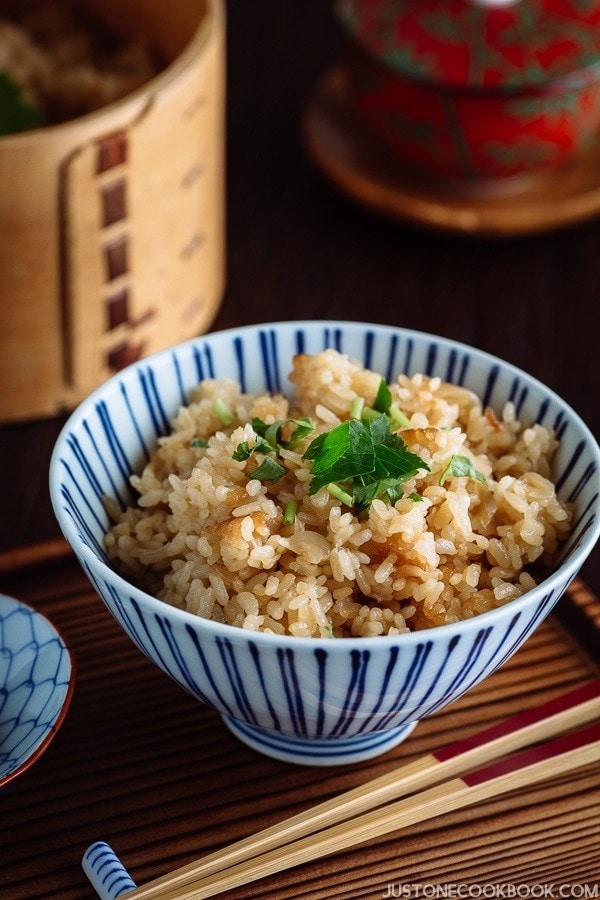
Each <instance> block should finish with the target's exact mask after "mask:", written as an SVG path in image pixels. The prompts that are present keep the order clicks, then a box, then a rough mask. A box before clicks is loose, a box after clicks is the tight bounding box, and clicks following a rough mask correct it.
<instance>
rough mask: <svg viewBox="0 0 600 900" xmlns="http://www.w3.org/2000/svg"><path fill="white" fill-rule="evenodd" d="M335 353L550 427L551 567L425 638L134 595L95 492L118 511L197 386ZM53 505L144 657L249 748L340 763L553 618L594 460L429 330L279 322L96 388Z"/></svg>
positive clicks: (59, 463) (388, 744)
mask: <svg viewBox="0 0 600 900" xmlns="http://www.w3.org/2000/svg"><path fill="white" fill-rule="evenodd" d="M326 348H334V349H336V350H338V351H340V352H342V353H344V354H347V355H348V356H350V357H351V358H353V359H356V360H358V361H360V362H362V363H363V364H364V366H365V367H367V368H370V369H372V370H374V371H376V372H378V373H381V375H383V376H384V377H385V378H386V379H387V380H388V381H391V380H392V379H393V378H394V377H395V376H396V375H397V374H398V373H401V372H402V373H405V374H407V375H412V374H415V373H423V374H426V375H431V376H436V375H437V376H439V377H441V378H442V379H443V380H445V381H449V382H452V383H454V384H457V385H461V386H464V387H466V388H469V389H470V390H472V391H474V392H475V393H476V394H477V395H478V396H479V397H480V398H481V399H482V401H483V403H484V405H485V406H488V405H489V406H491V407H492V408H493V409H495V410H496V411H498V412H499V411H501V410H502V407H503V406H504V404H505V403H506V402H507V401H509V400H510V401H512V402H513V403H514V404H515V407H516V412H517V416H518V418H519V419H520V420H521V421H524V422H527V423H531V424H532V423H535V422H538V423H540V424H543V425H545V426H549V427H552V428H553V429H555V431H556V434H557V436H558V438H559V440H560V446H559V449H558V451H557V453H556V455H555V458H554V462H553V467H554V471H553V476H552V477H553V481H554V483H555V484H556V486H557V491H558V494H559V496H560V497H561V498H562V499H564V500H568V501H569V502H571V503H573V504H574V516H573V523H572V529H571V533H570V537H569V539H568V541H567V542H566V544H565V545H564V547H563V548H562V550H561V555H560V559H559V560H558V562H557V563H556V565H555V567H554V568H553V570H552V571H551V572H550V573H548V574H547V576H546V577H545V579H544V580H543V581H542V582H541V583H540V584H539V585H538V586H536V587H535V588H533V589H531V590H530V591H528V592H527V593H525V594H524V595H523V596H522V597H520V598H518V599H515V600H512V601H510V602H508V603H507V604H506V605H504V606H501V607H499V608H497V609H494V610H491V611H489V612H485V613H482V614H481V615H479V616H475V617H473V618H470V619H467V620H465V621H461V622H457V623H454V624H448V625H443V626H440V627H435V628H431V629H427V630H423V631H415V632H411V633H405V634H399V635H395V636H392V635H389V636H378V637H374V638H369V637H358V638H343V639H334V640H332V639H327V638H314V637H310V638H302V637H293V636H279V635H274V634H270V633H264V632H256V631H248V630H246V629H242V628H237V627H234V626H231V625H226V624H221V623H219V622H215V621H212V620H207V619H204V618H201V617H199V616H196V615H193V614H191V613H189V612H187V611H185V610H181V609H178V608H175V607H174V606H171V605H168V604H166V603H165V602H163V601H161V600H158V599H156V598H155V597H153V596H150V595H148V594H146V593H144V592H143V591H142V590H140V589H138V588H137V587H134V586H133V585H132V584H130V583H129V582H128V581H126V580H125V579H124V578H123V577H122V576H121V575H119V574H118V573H117V572H116V571H115V570H114V568H113V567H112V565H111V564H110V563H109V561H108V558H107V555H106V552H105V548H104V540H105V535H106V533H107V531H108V530H109V529H110V527H111V524H112V523H111V521H110V520H109V517H108V515H107V512H106V509H105V499H104V498H105V495H106V496H108V497H110V498H111V499H112V500H113V501H115V502H116V503H118V504H119V506H120V508H122V509H124V508H125V507H126V506H128V505H131V503H132V502H133V495H132V491H131V488H130V485H129V477H130V475H131V474H132V473H134V472H140V471H141V469H142V468H143V466H144V464H145V463H146V462H147V460H148V457H149V454H150V451H151V450H152V448H153V446H154V445H155V443H156V441H157V439H158V437H159V436H161V435H163V434H166V433H168V431H169V430H170V420H171V419H172V418H173V417H174V415H175V414H176V412H177V410H178V408H179V407H180V406H181V405H185V404H186V403H187V402H188V395H189V392H190V391H191V390H192V389H193V388H194V387H195V386H196V385H197V384H198V382H200V381H201V380H203V379H205V378H229V379H233V380H235V381H237V382H239V383H240V385H241V388H242V390H243V391H245V392H246V391H248V392H258V391H264V390H267V391H269V392H279V391H281V392H283V393H286V394H292V393H293V388H292V385H291V384H290V383H289V381H288V379H287V375H288V372H289V370H290V368H291V359H292V357H293V356H294V355H295V354H297V353H302V352H304V353H310V354H313V353H318V352H320V351H321V350H324V349H326ZM50 487H51V496H52V501H53V505H54V510H55V513H56V516H57V518H58V521H59V523H60V526H61V528H62V530H63V532H64V535H65V537H66V538H67V540H68V542H69V543H70V545H71V547H72V548H73V550H74V552H75V554H76V555H77V557H78V559H79V561H80V563H81V565H82V567H83V568H84V570H85V571H86V573H87V574H88V576H89V578H90V580H91V582H92V583H93V584H94V586H95V588H96V590H97V591H98V594H99V595H100V597H101V598H102V600H103V601H104V603H105V604H106V606H107V607H108V609H109V610H110V612H111V613H112V614H113V616H114V617H115V619H116V620H117V622H119V624H120V625H121V626H122V628H123V629H124V630H125V632H126V633H127V634H128V635H129V637H130V638H131V639H132V641H133V642H134V643H135V644H136V645H137V647H138V648H139V649H140V650H141V651H142V652H143V653H144V654H146V656H147V657H148V658H149V659H151V660H152V661H153V662H154V663H155V664H156V665H158V666H159V667H160V668H161V669H162V670H163V671H164V672H166V673H167V674H168V675H169V676H171V678H173V679H174V680H175V681H176V682H177V683H178V684H179V685H181V687H183V688H184V689H185V690H186V691H188V692H189V693H191V694H192V695H193V696H195V697H196V698H197V699H198V700H200V701H201V702H202V703H204V704H207V705H208V706H209V707H212V708H213V709H215V710H216V711H217V712H218V713H220V715H221V716H222V717H223V719H224V721H225V723H226V724H227V726H228V727H229V728H230V730H231V731H232V732H233V733H234V734H235V735H237V737H238V738H240V739H241V740H242V741H243V742H245V743H246V744H247V745H249V746H250V747H252V748H254V749H256V750H258V751H260V752H262V753H264V754H267V755H269V756H273V757H275V758H278V759H282V760H285V761H289V762H296V763H301V764H308V765H338V764H342V763H352V762H355V761H359V760H363V759H368V758H370V757H373V756H376V755H378V754H381V753H383V752H385V751H387V750H388V749H390V748H392V747H393V746H395V745H396V744H397V743H399V742H400V741H401V740H403V739H404V738H405V737H406V736H407V735H408V734H409V733H410V731H411V730H412V728H413V727H414V726H415V724H416V723H417V722H418V720H419V719H422V718H424V717H425V716H429V715H432V714H433V713H435V712H436V711H437V710H439V709H441V708H443V707H444V706H446V705H448V704H449V703H452V702H453V701H455V700H456V699H458V698H459V697H460V696H462V695H463V694H464V693H465V692H466V691H469V690H470V689H471V688H473V687H474V686H475V685H476V684H478V683H479V682H481V681H482V679H484V678H486V677H487V676H488V675H490V674H492V673H493V672H494V671H495V670H496V669H498V668H499V667H500V666H501V665H503V664H504V663H505V662H506V661H507V660H508V659H509V658H510V657H511V656H512V655H513V654H514V653H515V652H516V651H517V650H518V649H519V647H520V646H521V645H522V644H523V642H524V641H525V640H526V639H527V638H528V636H529V635H530V634H531V633H532V632H533V631H534V630H535V629H536V628H537V627H538V625H539V624H540V623H541V622H542V621H543V620H544V619H545V617H546V616H547V615H548V614H549V612H550V611H551V610H552V608H553V607H554V605H555V604H556V602H557V601H558V599H559V597H560V596H561V594H562V593H563V592H564V591H565V589H566V588H567V586H568V585H569V583H570V582H571V580H572V579H573V577H574V576H575V575H576V574H577V572H578V571H579V569H580V568H581V566H582V564H583V562H584V561H585V559H586V558H587V556H588V555H589V554H590V552H591V551H592V549H593V547H594V545H595V543H596V541H597V540H598V535H599V532H600V516H599V495H600V451H599V448H598V445H597V443H596V441H595V439H594V438H593V436H592V434H591V433H590V431H589V429H588V428H587V427H586V426H585V424H584V423H583V422H582V421H581V419H580V418H579V417H578V416H577V414H576V413H575V412H574V411H573V410H572V409H570V408H569V406H567V404H565V403H564V402H563V401H562V400H561V399H560V398H559V397H558V396H556V395H555V394H554V393H552V392H551V391H550V390H548V389H547V388H546V387H544V385H542V384H541V383H540V382H538V381H536V380H535V379H534V378H532V377H530V376H529V375H527V374H525V373H524V372H522V371H520V370H519V369H516V368H515V367H513V366H511V365H509V364H507V363H505V362H503V361H501V360H500V359H497V358H494V357H492V356H490V355H488V354H485V353H483V352H481V351H479V350H475V349H473V348H471V347H468V346H465V345H463V344H459V343H456V342H453V341H450V340H447V339H443V338H439V337H435V336H432V335H429V334H423V333H418V332H412V331H407V330H403V329H400V328H393V327H386V326H382V325H372V324H365V323H346V322H327V321H316V322H284V323H274V324H265V325H261V326H249V327H244V328H239V329H232V330H229V331H224V332H219V333H214V334H209V335H205V336H203V337H200V338H198V339H195V340H192V341H189V342H186V343H184V344H182V345H179V346H177V347H174V348H172V349H169V350H167V351H163V352H161V353H159V354H156V355H155V356H153V357H150V358H146V359H144V360H142V361H140V362H138V363H136V364H134V365H132V366H130V367H129V368H127V369H125V370H124V371H122V372H121V373H120V374H118V375H116V376H114V377H113V378H111V379H110V380H108V381H107V382H106V383H105V384H104V385H103V386H102V387H100V388H99V389H98V390H97V391H95V393H93V394H92V395H91V396H90V397H89V398H88V399H87V400H85V401H84V402H83V403H82V404H81V405H80V406H79V408H78V409H77V410H76V411H75V412H74V413H73V414H72V416H71V417H70V419H69V421H68V422H67V423H66V425H65V427H64V429H63V431H62V433H61V435H60V437H59V439H58V441H57V444H56V448H55V451H54V455H53V458H52V463H51V471H50Z"/></svg>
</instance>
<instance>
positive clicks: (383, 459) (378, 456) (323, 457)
mask: <svg viewBox="0 0 600 900" xmlns="http://www.w3.org/2000/svg"><path fill="white" fill-rule="evenodd" d="M304 458H305V459H308V460H311V461H312V467H311V471H312V476H313V478H312V480H311V482H310V485H309V493H311V494H315V493H316V492H317V491H318V490H320V489H321V488H322V487H325V486H326V485H327V484H331V483H332V482H348V481H351V482H352V485H353V490H354V491H355V492H356V491H358V492H359V495H360V497H359V498H358V502H359V503H360V504H361V505H362V504H363V503H367V500H368V497H369V496H370V497H371V501H372V500H373V499H374V498H375V497H376V496H378V495H379V494H380V493H381V492H382V491H381V490H377V484H378V483H380V482H383V483H384V488H383V490H387V489H388V488H392V485H393V490H394V491H397V490H398V485H399V484H400V483H401V482H402V481H406V480H407V479H408V478H410V477H412V476H413V475H415V474H416V472H417V471H418V470H419V469H429V466H428V465H427V464H426V463H425V462H424V460H422V459H421V457H420V456H417V454H416V453H412V452H411V451H410V450H409V449H408V448H407V446H406V444H405V443H404V441H403V440H402V438H401V437H399V436H398V435H397V434H394V433H393V432H392V431H391V430H390V424H389V420H388V418H387V416H385V415H380V416H378V417H377V418H376V419H368V420H360V421H358V420H356V419H348V420H347V421H345V422H342V423H341V424H340V425H338V426H336V427H335V428H332V429H331V431H327V432H325V433H324V434H321V435H319V436H318V437H317V438H315V440H314V441H312V443H311V444H310V445H309V447H308V449H307V450H306V452H305V454H304ZM367 505H368V503H367Z"/></svg>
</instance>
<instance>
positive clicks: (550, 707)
mask: <svg viewBox="0 0 600 900" xmlns="http://www.w3.org/2000/svg"><path fill="white" fill-rule="evenodd" d="M595 697H600V678H595V679H593V680H592V681H587V682H586V683H585V684H582V685H580V686H579V687H577V688H575V689H574V690H572V691H569V692H568V693H567V694H562V695H561V696H560V697H554V698H553V699H552V700H548V702H547V703H543V704H542V705H541V706H536V707H535V708H534V709H526V710H524V711H523V712H521V713H517V715H516V716H511V718H509V719H506V720H505V721H503V722H498V724H497V725H492V726H491V727H490V728H486V729H485V730H484V731H479V732H478V733H477V734H473V735H471V736H470V737H468V738H465V739H464V740H461V741H456V742H455V743H454V744H450V745H449V746H448V747H442V748H441V749H440V750H436V751H435V752H434V753H433V756H435V758H436V759H437V760H438V762H446V760H448V759H452V758H453V757H455V756H462V754H463V753H466V752H467V751H469V750H474V749H475V748H476V747H481V746H483V745H484V744H488V743H490V741H495V740H497V739H498V738H502V737H506V736H507V735H509V734H512V733H513V732H516V731H520V730H521V729H522V728H526V727H527V726H528V725H534V724H535V723H536V722H540V721H541V720H542V719H547V718H549V717H550V716H556V715H558V714H559V713H561V712H565V711H566V710H567V709H570V708H571V707H573V706H579V704H581V703H585V702H587V701H588V700H593V699H594V698H595Z"/></svg>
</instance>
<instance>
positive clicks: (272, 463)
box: [248, 456, 287, 481]
mask: <svg viewBox="0 0 600 900" xmlns="http://www.w3.org/2000/svg"><path fill="white" fill-rule="evenodd" d="M286 472H287V469H286V467H285V466H282V465H281V463H278V462H277V460H276V459H273V457H272V456H265V458H264V459H263V461H262V462H261V464H260V465H259V466H257V467H256V469H255V470H254V471H253V472H250V473H249V475H248V477H249V478H256V479H258V481H279V479H280V478H283V476H284V475H285V474H286Z"/></svg>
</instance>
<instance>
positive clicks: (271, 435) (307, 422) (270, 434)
mask: <svg viewBox="0 0 600 900" xmlns="http://www.w3.org/2000/svg"><path fill="white" fill-rule="evenodd" d="M284 426H285V427H286V430H288V431H289V428H290V426H293V428H292V430H291V433H290V434H289V437H288V438H287V439H285V438H284V437H283V434H284ZM252 427H253V429H254V430H255V432H256V433H257V434H258V435H259V436H260V437H262V438H264V439H265V440H266V441H267V442H268V443H269V444H270V445H271V447H272V448H273V449H275V448H276V447H278V446H279V447H284V448H285V449H286V450H294V449H295V448H296V447H297V446H298V444H301V443H302V441H303V440H304V439H305V438H307V437H308V435H309V434H312V432H313V431H314V430H315V425H314V422H313V420H312V419H311V418H309V417H308V416H300V418H298V419H276V421H275V422H272V423H271V424H268V423H267V422H263V420H262V419H252Z"/></svg>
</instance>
